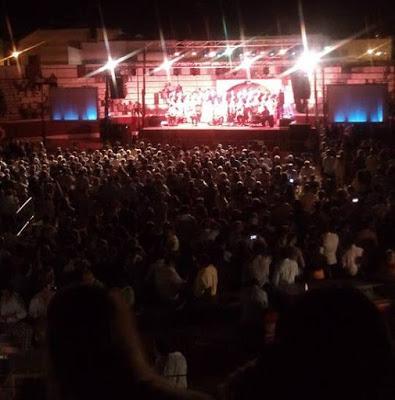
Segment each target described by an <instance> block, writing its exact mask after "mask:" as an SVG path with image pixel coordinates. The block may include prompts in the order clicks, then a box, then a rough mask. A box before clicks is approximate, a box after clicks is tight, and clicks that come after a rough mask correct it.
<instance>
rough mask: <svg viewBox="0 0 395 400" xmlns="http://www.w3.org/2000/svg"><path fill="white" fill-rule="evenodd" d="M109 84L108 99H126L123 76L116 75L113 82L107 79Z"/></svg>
mask: <svg viewBox="0 0 395 400" xmlns="http://www.w3.org/2000/svg"><path fill="white" fill-rule="evenodd" d="M109 82H110V98H111V99H124V98H125V97H126V91H125V85H124V82H123V76H122V75H118V76H116V77H115V82H114V81H113V80H112V78H111V76H110V77H109Z"/></svg>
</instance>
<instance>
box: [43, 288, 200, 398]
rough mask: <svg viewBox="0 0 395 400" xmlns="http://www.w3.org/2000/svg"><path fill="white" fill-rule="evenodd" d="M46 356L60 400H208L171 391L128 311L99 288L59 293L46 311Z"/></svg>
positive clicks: (117, 295) (114, 296)
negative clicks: (151, 360) (149, 357)
mask: <svg viewBox="0 0 395 400" xmlns="http://www.w3.org/2000/svg"><path fill="white" fill-rule="evenodd" d="M47 338H48V352H49V362H50V369H49V370H50V378H51V381H52V388H51V389H52V391H53V395H54V396H55V397H56V398H58V399H75V400H78V399H80V400H84V399H87V398H91V399H93V398H94V399H99V400H100V399H103V400H108V399H110V398H111V399H119V398H124V396H125V393H128V394H129V396H131V397H132V398H136V399H147V400H148V399H169V400H170V399H186V400H188V399H191V400H194V399H196V400H198V399H205V398H207V396H204V395H203V394H199V393H196V392H190V391H185V390H181V389H178V388H175V387H172V386H171V385H170V384H169V383H168V382H167V381H166V380H164V379H162V378H160V377H159V376H158V375H156V374H155V372H154V371H153V370H151V368H150V367H149V366H148V362H147V360H146V356H145V354H144V353H143V347H142V344H141V342H140V339H139V335H138V333H137V331H136V326H135V321H134V319H133V318H132V314H131V313H130V309H129V307H128V306H127V305H126V303H125V302H124V301H123V299H122V295H121V294H120V293H119V292H118V291H115V292H111V293H109V292H107V291H106V290H104V289H102V288H99V287H95V286H86V285H84V286H77V287H70V288H68V289H66V290H63V291H60V292H58V293H57V294H56V295H55V296H54V298H53V300H52V302H51V304H50V306H49V309H48V333H47Z"/></svg>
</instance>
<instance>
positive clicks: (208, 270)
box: [194, 264, 218, 297]
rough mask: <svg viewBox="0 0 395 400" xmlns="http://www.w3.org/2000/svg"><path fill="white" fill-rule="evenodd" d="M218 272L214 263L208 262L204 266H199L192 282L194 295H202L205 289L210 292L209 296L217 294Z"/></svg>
mask: <svg viewBox="0 0 395 400" xmlns="http://www.w3.org/2000/svg"><path fill="white" fill-rule="evenodd" d="M217 286H218V272H217V268H215V267H214V265H212V264H210V265H208V266H207V267H205V268H201V269H200V270H199V272H198V274H197V276H196V279H195V284H194V293H195V296H196V297H200V296H203V295H204V293H205V292H206V291H209V292H210V296H215V295H216V294H217Z"/></svg>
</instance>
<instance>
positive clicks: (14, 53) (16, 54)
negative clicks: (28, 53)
mask: <svg viewBox="0 0 395 400" xmlns="http://www.w3.org/2000/svg"><path fill="white" fill-rule="evenodd" d="M11 55H12V57H14V58H18V57H19V56H20V55H21V51H18V50H14V51H13V52H12V54H11Z"/></svg>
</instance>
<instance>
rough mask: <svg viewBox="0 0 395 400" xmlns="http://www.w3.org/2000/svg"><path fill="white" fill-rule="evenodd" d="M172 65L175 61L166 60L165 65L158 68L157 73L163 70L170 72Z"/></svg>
mask: <svg viewBox="0 0 395 400" xmlns="http://www.w3.org/2000/svg"><path fill="white" fill-rule="evenodd" d="M172 65H173V61H172V60H168V59H167V58H165V59H164V61H163V63H162V64H161V65H160V66H159V67H158V68H157V71H159V70H161V69H163V70H164V71H166V72H169V71H170V68H171V66H172Z"/></svg>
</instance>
